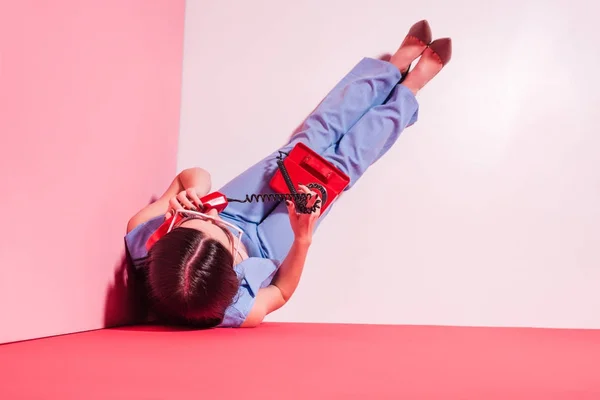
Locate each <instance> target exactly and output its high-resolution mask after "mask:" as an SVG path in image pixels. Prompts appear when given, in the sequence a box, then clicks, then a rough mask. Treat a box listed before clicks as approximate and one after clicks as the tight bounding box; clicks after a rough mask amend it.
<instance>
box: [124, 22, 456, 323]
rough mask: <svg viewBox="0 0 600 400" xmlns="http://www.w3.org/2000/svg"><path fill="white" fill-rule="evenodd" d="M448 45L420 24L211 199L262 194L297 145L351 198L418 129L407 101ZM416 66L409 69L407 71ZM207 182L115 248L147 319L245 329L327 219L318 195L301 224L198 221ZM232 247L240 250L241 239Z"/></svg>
mask: <svg viewBox="0 0 600 400" xmlns="http://www.w3.org/2000/svg"><path fill="white" fill-rule="evenodd" d="M451 52H452V49H451V40H450V39H448V38H444V39H438V40H436V41H433V42H431V29H430V27H429V24H428V23H427V22H426V21H420V22H418V23H416V24H415V25H413V26H412V27H411V29H410V31H409V33H408V34H407V35H406V37H405V38H404V40H403V42H402V44H401V46H400V47H399V49H398V50H397V52H396V53H395V54H394V55H393V56H392V57H391V59H390V61H389V62H388V61H381V60H376V59H371V58H364V59H363V60H361V61H360V62H359V63H358V64H357V65H356V66H355V67H354V68H353V69H352V70H351V71H350V72H349V73H348V74H347V75H346V76H345V77H344V78H343V79H342V80H341V81H340V82H339V83H338V84H337V85H336V86H335V87H334V88H333V89H332V91H331V92H330V93H329V94H328V95H327V97H326V98H325V99H324V100H323V102H322V103H321V104H320V105H319V106H318V108H317V109H316V110H315V111H314V112H313V113H312V114H311V115H310V116H309V117H308V118H307V120H306V121H305V123H304V125H303V127H302V129H301V130H300V132H298V133H297V134H295V135H294V136H293V137H292V138H291V140H290V142H289V143H287V144H286V145H285V146H284V147H283V148H280V149H277V150H276V151H274V152H273V153H272V154H270V155H268V156H267V157H266V158H264V159H263V160H262V161H259V162H258V163H257V164H255V165H254V166H252V167H250V168H249V169H247V170H246V171H245V172H243V173H242V174H241V175H239V176H238V177H236V178H235V179H233V180H232V181H231V182H229V183H228V184H226V185H225V186H224V187H223V188H221V189H219V192H221V193H223V194H225V195H226V196H227V197H229V198H237V199H242V198H244V197H245V196H246V195H247V194H252V193H271V192H272V191H271V190H270V188H269V181H270V179H271V177H272V176H273V174H274V173H275V172H276V171H277V168H278V167H277V162H276V160H277V156H278V155H279V154H280V153H279V151H282V152H286V153H287V152H289V151H290V150H291V149H292V148H293V147H294V146H295V145H296V144H298V143H300V142H301V143H304V144H306V145H307V146H309V147H310V148H311V149H312V150H314V151H315V152H317V153H318V154H319V155H321V156H322V157H323V158H324V159H326V160H327V161H329V162H331V163H332V164H333V165H334V166H335V167H336V168H338V169H339V170H340V171H342V172H343V173H345V174H346V175H348V177H349V178H350V182H349V184H348V186H347V187H346V188H345V190H348V189H350V188H351V187H352V186H353V185H354V184H355V183H356V181H357V180H358V179H359V178H360V177H361V176H362V175H363V173H364V172H365V171H366V170H367V168H369V167H370V166H371V165H372V164H373V163H375V162H376V161H377V160H378V159H379V158H380V157H382V156H383V155H384V154H385V153H386V152H387V151H388V150H389V148H390V147H391V146H392V145H393V144H394V143H395V142H396V139H397V138H398V137H399V135H400V134H401V133H402V131H403V130H404V129H405V128H406V127H408V126H410V125H412V124H414V123H415V122H416V121H417V114H418V108H419V107H418V103H417V100H416V97H415V96H416V95H417V93H418V92H419V91H420V90H421V89H422V88H423V87H424V86H425V85H426V84H427V83H428V82H429V81H430V80H431V79H432V78H433V77H434V76H435V75H437V74H438V72H440V70H441V69H442V67H443V66H444V65H446V64H447V63H448V62H449V61H450V58H451ZM419 56H421V58H420V60H419V62H418V63H417V64H416V66H415V67H414V69H413V70H412V71H410V72H409V69H410V65H411V63H412V62H413V61H414V60H415V59H416V58H418V57H419ZM210 191H211V181H210V175H209V174H208V172H206V171H204V170H203V169H201V168H192V169H187V170H184V171H183V172H181V173H180V174H179V175H178V176H177V177H176V178H175V179H174V180H173V183H172V184H171V186H170V187H169V188H168V189H167V191H166V192H165V193H164V194H163V195H162V197H161V198H160V199H158V200H157V201H156V202H154V203H152V204H151V205H149V206H147V207H145V208H144V209H142V210H141V211H139V212H138V213H137V214H136V215H135V216H133V217H132V218H131V219H130V221H129V224H128V227H127V235H126V237H125V240H126V245H127V250H128V253H129V256H130V260H131V261H132V263H133V265H134V267H135V268H137V269H140V270H142V271H143V272H144V275H145V277H146V279H145V281H146V285H147V291H148V298H149V299H150V304H151V310H152V312H153V313H154V314H155V316H156V317H157V320H158V321H160V322H164V323H167V324H176V325H187V326H194V327H203V328H207V327H217V326H219V327H254V326H257V325H259V324H260V323H261V322H262V321H263V319H264V317H265V316H266V315H268V314H269V313H271V312H273V311H275V310H277V309H279V308H280V307H282V306H283V305H284V304H285V303H286V302H287V301H288V300H289V299H290V297H291V296H292V294H293V293H294V291H295V290H296V287H297V286H298V282H299V280H300V276H301V274H302V270H303V268H304V263H305V260H306V256H307V252H308V250H309V248H310V245H311V243H312V240H313V233H314V231H315V230H316V228H317V227H318V225H319V224H320V222H321V221H322V219H323V218H324V216H325V215H327V214H328V213H329V211H330V210H331V207H329V208H327V209H326V210H325V211H324V212H323V213H322V214H321V209H320V207H319V203H320V199H319V195H318V193H316V192H312V191H311V190H310V189H308V188H307V187H306V186H300V188H299V191H300V192H302V193H306V194H311V197H310V200H309V204H308V207H312V208H313V209H314V212H309V213H299V212H297V211H298V210H297V209H296V207H297V206H296V205H295V204H294V202H290V201H281V202H278V203H277V202H276V203H267V202H256V203H232V204H229V205H228V206H227V208H226V209H224V210H222V211H221V212H220V213H219V212H217V211H216V210H215V209H211V210H210V211H206V210H204V211H206V212H205V213H203V212H202V211H203V208H204V207H203V204H202V202H201V201H200V198H201V197H203V196H204V195H206V194H208V193H210ZM240 237H241V239H240Z"/></svg>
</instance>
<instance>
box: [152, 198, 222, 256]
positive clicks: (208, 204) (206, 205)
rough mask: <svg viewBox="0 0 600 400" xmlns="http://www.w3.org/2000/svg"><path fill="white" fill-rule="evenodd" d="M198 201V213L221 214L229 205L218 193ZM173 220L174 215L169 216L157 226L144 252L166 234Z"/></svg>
mask: <svg viewBox="0 0 600 400" xmlns="http://www.w3.org/2000/svg"><path fill="white" fill-rule="evenodd" d="M200 201H201V202H202V205H203V207H202V210H200V212H207V211H209V210H217V212H221V211H223V210H224V209H225V208H226V207H227V205H228V204H229V202H228V201H227V197H226V196H225V195H224V194H223V193H220V192H213V193H209V194H207V195H206V196H204V197H201V198H200ZM173 218H175V215H173V216H171V217H170V218H167V219H166V220H165V222H163V223H162V224H161V226H159V227H158V229H157V230H156V231H154V233H153V234H152V235H151V236H150V237H149V238H148V241H147V242H146V250H150V248H152V246H153V245H154V243H156V242H157V241H158V239H160V238H161V237H163V236H164V235H166V234H167V231H168V230H169V226H170V225H171V221H173ZM177 218H178V219H180V218H181V216H180V215H178V216H177ZM175 222H177V221H175Z"/></svg>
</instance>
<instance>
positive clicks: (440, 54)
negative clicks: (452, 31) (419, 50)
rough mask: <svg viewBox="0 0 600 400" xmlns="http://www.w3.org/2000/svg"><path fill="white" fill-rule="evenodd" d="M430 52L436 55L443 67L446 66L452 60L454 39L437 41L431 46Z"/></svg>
mask: <svg viewBox="0 0 600 400" xmlns="http://www.w3.org/2000/svg"><path fill="white" fill-rule="evenodd" d="M428 50H430V51H431V52H432V53H433V54H435V55H436V56H437V58H439V60H440V62H441V63H442V66H444V65H446V64H448V63H449V62H450V60H451V59H452V39H450V38H442V39H436V40H434V41H433V42H431V43H430V44H429V48H428ZM426 51H427V50H426Z"/></svg>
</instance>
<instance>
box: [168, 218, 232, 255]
mask: <svg viewBox="0 0 600 400" xmlns="http://www.w3.org/2000/svg"><path fill="white" fill-rule="evenodd" d="M205 214H206V215H210V216H211V217H213V218H216V219H218V220H221V218H220V217H219V213H218V212H217V211H216V210H210V211H208V212H206V213H205ZM177 227H182V228H191V229H196V230H199V231H202V232H204V233H205V234H206V235H207V236H208V237H210V238H212V239H215V240H217V241H219V242H221V243H222V244H223V246H225V248H226V249H229V251H231V252H233V243H234V240H233V235H232V233H231V232H230V231H229V229H227V227H225V226H223V225H220V224H218V223H217V222H215V221H213V220H210V219H205V218H202V217H200V216H190V217H185V218H184V219H183V220H182V221H181V222H179V223H178V224H177V225H175V226H174V227H173V228H177Z"/></svg>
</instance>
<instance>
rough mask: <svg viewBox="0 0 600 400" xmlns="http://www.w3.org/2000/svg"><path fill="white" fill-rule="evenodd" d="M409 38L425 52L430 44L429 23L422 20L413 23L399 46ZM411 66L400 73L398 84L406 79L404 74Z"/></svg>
mask: <svg viewBox="0 0 600 400" xmlns="http://www.w3.org/2000/svg"><path fill="white" fill-rule="evenodd" d="M409 38H414V39H417V40H418V41H419V42H420V43H421V44H422V45H423V50H425V49H426V48H427V46H428V45H429V44H430V43H431V39H432V34H431V26H429V22H427V20H425V19H423V20H421V21H419V22H417V23H415V24H414V25H413V26H411V27H410V30H409V31H408V33H407V34H406V37H405V38H404V40H403V41H402V44H401V45H400V47H402V45H403V44H404V43H405V42H406V41H407V40H408V39H409ZM415 58H416V57H415ZM411 66H412V63H411V64H409V65H408V68H407V69H406V70H405V71H400V73H401V74H402V79H401V80H400V83H402V81H403V80H404V79H405V78H406V74H407V73H408V71H409V70H410V67H411Z"/></svg>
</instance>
